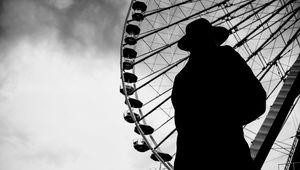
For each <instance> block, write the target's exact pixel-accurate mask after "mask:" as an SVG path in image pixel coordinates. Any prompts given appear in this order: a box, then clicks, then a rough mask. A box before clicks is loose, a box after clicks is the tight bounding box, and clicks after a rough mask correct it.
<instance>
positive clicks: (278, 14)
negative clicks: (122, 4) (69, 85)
mask: <svg viewBox="0 0 300 170" xmlns="http://www.w3.org/2000/svg"><path fill="white" fill-rule="evenodd" d="M299 10H300V2H299V1H297V0H139V1H137V0H133V1H132V2H131V4H130V7H129V10H128V15H127V17H126V21H125V24H124V31H123V36H122V41H121V48H120V54H121V58H120V68H121V80H122V87H121V89H120V92H121V93H122V94H123V95H124V96H125V104H127V105H128V110H127V111H125V113H124V118H125V120H126V121H128V122H129V123H133V124H134V127H135V128H134V130H135V132H136V133H137V135H138V136H140V139H139V140H136V141H135V142H134V147H135V149H136V150H138V151H140V152H146V151H149V150H150V151H151V153H152V155H151V158H152V159H153V160H155V161H159V162H160V163H162V164H163V165H164V168H166V169H169V170H172V169H173V166H172V164H173V160H174V159H173V157H174V156H176V148H175V142H176V129H175V125H174V122H173V118H174V109H173V106H172V104H171V101H170V95H171V92H172V85H173V80H174V77H175V76H176V74H177V73H178V72H179V71H180V70H181V68H182V67H183V66H184V64H185V63H186V61H187V60H188V55H189V54H188V53H186V52H184V51H181V50H179V49H178V48H177V45H176V44H177V41H178V40H179V39H180V38H181V37H182V36H183V35H184V30H185V27H186V25H187V24H188V23H190V22H191V21H193V20H195V19H197V18H200V17H203V18H206V19H208V20H209V21H210V22H211V23H212V24H213V25H219V26H223V27H226V28H227V29H229V30H230V31H231V35H230V37H229V38H228V40H227V41H226V43H225V44H227V45H230V46H232V47H234V48H235V50H236V51H238V52H239V53H240V55H241V56H242V57H243V58H244V59H245V61H246V62H247V64H248V65H249V66H250V67H251V68H252V71H253V72H254V74H255V75H256V76H257V78H258V79H259V80H260V82H261V83H262V85H263V87H264V88H265V90H266V92H267V94H268V99H267V110H266V113H265V114H264V115H263V116H262V117H261V118H259V119H258V120H257V121H254V122H252V123H250V124H249V125H247V126H245V128H244V130H245V138H246V139H247V140H248V142H249V145H251V150H252V155H253V158H254V159H256V162H257V166H258V167H259V168H260V167H261V166H262V165H264V167H267V166H268V167H273V168H274V167H275V168H277V165H278V164H279V163H282V161H288V162H289V161H291V160H292V159H291V158H292V156H291V155H294V154H293V153H292V152H293V151H294V150H295V147H296V146H295V142H293V140H294V139H295V136H296V134H297V133H296V132H297V130H298V125H299V122H298V120H297V119H298V118H299V116H300V115H299V114H298V115H297V114H296V111H295V110H296V109H297V107H298V105H297V101H298V92H299V89H298V86H296V84H297V82H298V81H299V80H298V78H297V75H298V71H299V69H300V66H299V64H298V62H297V61H298V60H299V55H300V48H299V34H300V27H299V26H300V20H299V18H300V16H299ZM205 64H210V65H211V66H212V67H211V68H212V69H213V66H214V64H213V63H205ZM204 74H205V73H204ZM229 76H230V75H229ZM216 78H217V77H216ZM294 108H295V109H294ZM245 109H246V108H245ZM275 112H276V113H275ZM278 115H279V116H278ZM207 121H212V120H207ZM274 122H275V123H274ZM273 123H274V124H273ZM273 125H274V126H273ZM274 127H277V128H275V130H270V129H274ZM273 131H274V132H273ZM269 132H270V134H272V135H271V136H272V137H271V138H272V139H271V138H270V137H268V134H269ZM274 135H275V136H274ZM269 136H270V135H269ZM203 140H205V139H203ZM266 141H267V142H266ZM293 143H294V144H293ZM265 146H267V147H265ZM262 148H263V149H262ZM290 151H292V152H290ZM257 155H258V156H257ZM268 155H269V156H268ZM289 155H290V156H289ZM278 159H279V160H280V161H281V162H276V160H278ZM268 164H272V165H268ZM264 167H263V169H264Z"/></svg>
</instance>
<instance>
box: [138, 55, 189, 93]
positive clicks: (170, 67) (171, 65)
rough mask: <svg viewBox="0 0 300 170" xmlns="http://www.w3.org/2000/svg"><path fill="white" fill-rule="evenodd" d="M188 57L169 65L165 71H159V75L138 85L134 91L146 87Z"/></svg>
mask: <svg viewBox="0 0 300 170" xmlns="http://www.w3.org/2000/svg"><path fill="white" fill-rule="evenodd" d="M187 59H188V57H185V58H183V59H180V60H179V61H177V62H175V63H174V64H170V65H169V66H168V68H167V69H166V70H164V71H163V72H161V73H159V74H158V75H156V76H155V77H153V78H152V79H150V80H148V81H147V82H145V83H144V84H142V85H140V86H139V87H137V88H136V89H135V91H134V92H136V91H138V90H139V89H141V88H143V87H145V86H146V85H148V84H149V83H151V82H152V81H154V80H155V79H157V78H159V77H160V76H161V75H163V74H166V73H167V72H168V71H170V70H171V69H173V68H174V67H176V66H178V65H179V64H181V63H182V62H184V61H185V60H187Z"/></svg>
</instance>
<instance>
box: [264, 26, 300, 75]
mask: <svg viewBox="0 0 300 170" xmlns="http://www.w3.org/2000/svg"><path fill="white" fill-rule="evenodd" d="M299 32H300V28H298V30H297V31H296V33H295V34H294V35H293V37H292V38H291V39H289V41H288V42H287V44H286V46H284V47H283V49H282V50H281V51H280V52H279V53H278V54H277V55H276V57H275V58H274V59H273V60H272V61H271V62H270V63H269V64H268V65H267V67H266V69H265V71H264V73H263V74H262V76H261V77H260V78H259V80H261V79H263V78H264V76H265V75H266V74H267V72H268V71H269V70H270V69H271V68H272V67H273V66H274V65H275V64H276V62H277V61H278V60H279V59H280V58H282V57H283V56H282V54H283V53H284V51H285V50H286V49H287V48H288V47H289V45H290V44H291V43H292V42H293V41H294V40H295V39H296V38H298V36H299V35H298V34H299Z"/></svg>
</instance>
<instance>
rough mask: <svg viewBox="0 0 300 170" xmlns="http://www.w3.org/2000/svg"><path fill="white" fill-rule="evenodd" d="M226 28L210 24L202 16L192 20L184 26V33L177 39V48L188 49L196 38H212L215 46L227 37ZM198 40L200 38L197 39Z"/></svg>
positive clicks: (195, 41)
mask: <svg viewBox="0 0 300 170" xmlns="http://www.w3.org/2000/svg"><path fill="white" fill-rule="evenodd" d="M229 34H230V32H229V31H228V29H226V28H224V27H219V26H212V25H211V24H210V23H209V21H208V20H206V19H204V18H200V19H197V20H195V21H192V22H191V23H189V24H188V25H187V26H186V34H185V35H184V36H183V37H182V38H181V39H180V40H179V41H178V48H180V49H181V50H184V51H190V48H191V46H192V45H193V43H197V41H198V40H197V38H199V37H200V38H201V39H204V40H205V39H208V38H213V39H214V42H215V43H216V45H217V46H219V45H221V44H223V43H224V42H225V41H226V40H227V38H228V37H229ZM199 41H200V40H199Z"/></svg>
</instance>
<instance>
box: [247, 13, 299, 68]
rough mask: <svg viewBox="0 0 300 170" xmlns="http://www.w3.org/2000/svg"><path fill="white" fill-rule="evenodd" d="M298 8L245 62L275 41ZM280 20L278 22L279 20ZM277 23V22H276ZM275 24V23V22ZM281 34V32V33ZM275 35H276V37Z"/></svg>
mask: <svg viewBox="0 0 300 170" xmlns="http://www.w3.org/2000/svg"><path fill="white" fill-rule="evenodd" d="M299 9H300V8H298V9H297V10H296V11H294V12H293V13H292V15H290V16H289V18H287V19H286V20H285V21H284V22H283V23H282V24H280V26H279V27H278V28H277V29H276V30H275V31H274V32H273V33H272V34H271V35H270V36H269V37H268V38H267V39H266V40H265V41H264V42H263V43H262V44H261V45H260V46H259V47H258V48H257V49H256V50H255V51H254V52H253V53H252V54H251V55H250V56H249V57H248V58H247V60H246V62H248V61H249V60H250V59H252V58H253V57H254V56H255V55H257V54H258V53H259V52H260V51H261V50H262V49H263V48H265V47H266V46H267V45H268V44H270V43H271V42H273V40H274V39H276V38H277V37H278V36H279V34H278V33H279V32H280V31H281V29H282V28H283V27H284V26H286V24H287V23H288V22H289V21H290V20H291V19H292V18H293V17H294V15H296V14H297V12H298V10H299ZM286 16H287V15H285V16H284V17H282V18H281V19H283V18H285V17H286ZM281 19H280V20H281ZM278 21H279V20H278ZM275 23H276V22H275ZM281 33H282V32H281ZM276 34H277V35H276Z"/></svg>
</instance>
